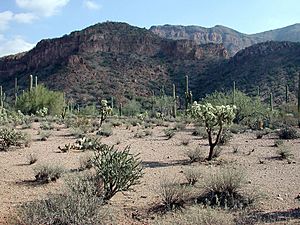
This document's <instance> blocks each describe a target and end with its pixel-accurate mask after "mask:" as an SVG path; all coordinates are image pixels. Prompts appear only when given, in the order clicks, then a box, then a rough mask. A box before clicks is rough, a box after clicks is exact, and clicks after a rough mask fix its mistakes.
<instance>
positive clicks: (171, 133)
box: [164, 129, 175, 140]
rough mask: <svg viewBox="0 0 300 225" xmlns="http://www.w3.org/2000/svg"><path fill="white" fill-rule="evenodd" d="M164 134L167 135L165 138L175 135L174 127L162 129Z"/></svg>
mask: <svg viewBox="0 0 300 225" xmlns="http://www.w3.org/2000/svg"><path fill="white" fill-rule="evenodd" d="M164 133H165V136H166V137H167V139H168V140H169V139H171V138H172V137H174V135H175V130H174V129H165V130H164Z"/></svg>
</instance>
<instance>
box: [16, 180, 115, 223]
mask: <svg viewBox="0 0 300 225" xmlns="http://www.w3.org/2000/svg"><path fill="white" fill-rule="evenodd" d="M96 193H97V188H96V186H95V185H94V180H93V179H91V177H90V176H88V175H85V174H84V175H79V176H76V177H72V178H69V179H68V180H67V181H66V187H65V188H64V191H63V193H62V194H51V195H48V198H47V199H45V200H36V201H33V202H29V203H25V204H23V205H21V206H20V207H19V208H18V211H17V218H16V222H14V223H12V224H17V225H21V224H31V225H40V224H48V225H58V224H61V225H67V224H68V225H82V224H84V225H94V224H99V225H105V224H112V222H113V218H112V217H111V216H110V215H112V213H111V212H110V213H108V208H107V207H105V206H103V201H102V199H101V198H99V197H97V195H96Z"/></svg>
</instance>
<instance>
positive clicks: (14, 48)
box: [0, 35, 35, 57]
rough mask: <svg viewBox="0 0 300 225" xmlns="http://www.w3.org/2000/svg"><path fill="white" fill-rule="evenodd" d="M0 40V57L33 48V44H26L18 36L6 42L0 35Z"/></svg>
mask: <svg viewBox="0 0 300 225" xmlns="http://www.w3.org/2000/svg"><path fill="white" fill-rule="evenodd" d="M0 40H1V44H0V57H2V56H5V55H11V54H16V53H19V52H24V51H28V50H30V49H32V48H33V47H34V46H35V44H32V43H29V42H26V41H25V40H24V39H23V38H22V37H20V36H16V37H14V38H12V39H11V40H7V39H5V37H4V36H3V35H0Z"/></svg>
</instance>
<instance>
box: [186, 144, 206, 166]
mask: <svg viewBox="0 0 300 225" xmlns="http://www.w3.org/2000/svg"><path fill="white" fill-rule="evenodd" d="M185 155H186V156H187V157H189V159H190V162H191V163H193V162H200V161H204V160H205V157H204V153H203V150H202V149H201V148H200V147H199V146H197V147H196V148H194V149H190V150H188V151H186V152H185Z"/></svg>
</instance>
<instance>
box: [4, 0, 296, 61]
mask: <svg viewBox="0 0 300 225" xmlns="http://www.w3.org/2000/svg"><path fill="white" fill-rule="evenodd" d="M105 21H118V22H127V23H129V24H131V25H134V26H138V27H142V28H143V27H146V28H149V27H150V26H152V25H164V24H173V25H199V26H203V27H213V26H215V25H223V26H227V27H230V28H232V29H235V30H237V31H239V32H242V33H247V34H253V33H258V32H262V31H266V30H271V29H276V28H281V27H284V26H288V25H292V24H295V23H300V1H299V0H205V1H204V0H148V1H146V0H0V57H1V56H4V55H9V54H15V53H18V52H22V51H27V50H30V49H31V48H33V47H34V46H35V44H36V43H37V42H39V41H40V40H42V39H46V38H54V37H60V36H63V35H65V34H69V33H70V32H72V31H74V30H81V29H83V28H85V27H88V26H90V25H93V24H95V23H98V22H105Z"/></svg>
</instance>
